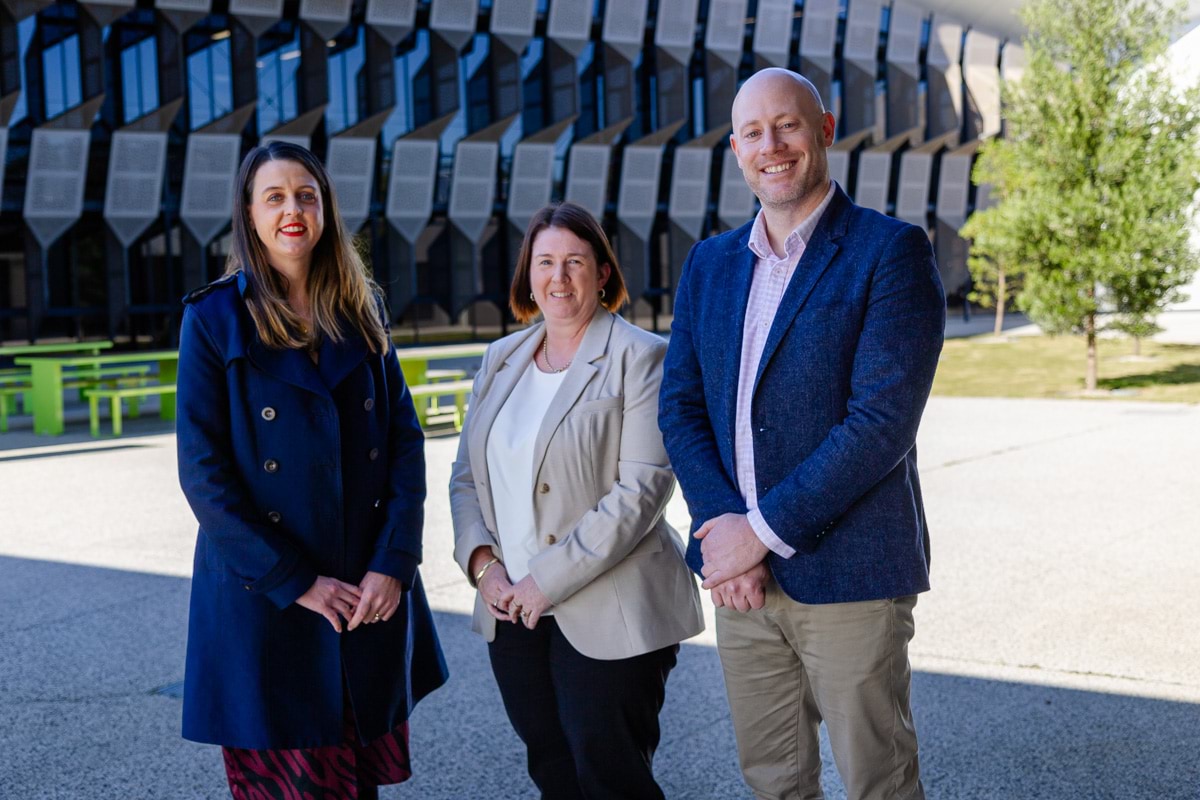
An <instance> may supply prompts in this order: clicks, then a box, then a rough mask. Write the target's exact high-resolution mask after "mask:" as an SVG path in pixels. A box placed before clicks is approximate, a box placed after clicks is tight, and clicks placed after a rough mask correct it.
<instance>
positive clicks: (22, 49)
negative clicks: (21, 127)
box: [8, 16, 37, 128]
mask: <svg viewBox="0 0 1200 800" xmlns="http://www.w3.org/2000/svg"><path fill="white" fill-rule="evenodd" d="M35 30H37V17H36V16H32V17H26V18H25V19H23V20H21V21H20V22H18V23H17V41H18V42H19V53H20V55H19V57H18V58H17V69H18V70H19V71H20V73H21V93H20V95H18V96H17V104H16V105H15V106H13V113H12V117H10V118H9V121H8V126H9V127H10V128H11V127H12V126H13V125H16V124H17V123H18V122H20V121H21V120H23V119H25V114H26V113H27V111H28V107H27V106H26V105H25V95H26V94H27V92H28V87H29V84H28V83H27V82H26V80H25V53H26V52H27V51H28V50H29V42H30V41H32V40H33V34H34V31H35Z"/></svg>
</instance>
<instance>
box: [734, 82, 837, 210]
mask: <svg viewBox="0 0 1200 800" xmlns="http://www.w3.org/2000/svg"><path fill="white" fill-rule="evenodd" d="M833 132H834V120H833V115H832V114H830V113H828V112H823V111H822V109H821V105H820V100H819V97H818V95H817V94H816V90H815V89H814V88H813V87H812V84H811V83H808V81H806V80H804V79H803V78H801V77H800V76H799V75H797V74H795V73H794V72H789V71H788V70H783V69H768V70H763V71H762V72H758V73H756V74H754V75H753V76H751V77H750V79H749V80H747V81H746V82H745V83H744V84H743V85H742V88H741V89H740V90H739V91H738V94H737V97H736V98H735V99H734V101H733V133H732V134H731V135H730V137H729V145H730V147H732V148H733V153H734V155H735V156H736V157H737V162H738V166H739V167H741V169H742V174H743V175H744V176H745V178H746V183H747V184H748V185H749V187H750V190H751V191H752V192H754V194H755V195H756V196H757V197H758V199H759V202H761V203H762V204H763V206H764V207H766V208H770V209H774V210H779V211H784V212H787V213H792V214H794V213H797V212H801V211H806V210H810V209H811V208H815V207H816V206H817V205H819V204H820V202H821V200H822V199H823V198H824V196H825V192H826V190H827V189H828V188H829V162H828V160H827V159H826V156H825V150H826V148H828V147H829V146H830V145H831V144H833Z"/></svg>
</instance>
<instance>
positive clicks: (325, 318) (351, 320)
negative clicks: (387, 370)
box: [225, 142, 388, 353]
mask: <svg viewBox="0 0 1200 800" xmlns="http://www.w3.org/2000/svg"><path fill="white" fill-rule="evenodd" d="M267 161H294V162H296V163H297V164H299V165H300V166H302V167H304V169H306V170H308V172H309V174H310V175H312V176H313V178H314V179H316V181H317V188H318V190H319V191H320V192H321V201H322V204H323V206H324V216H325V229H324V232H323V233H322V235H321V238H320V239H319V240H318V241H317V244H316V247H315V248H314V249H313V254H312V264H311V265H310V266H309V270H308V297H309V304H310V306H311V308H312V327H311V329H310V330H309V331H308V332H307V333H302V331H303V330H304V328H305V326H304V321H303V320H302V319H301V318H300V315H299V314H297V313H296V312H295V311H293V310H292V308H291V306H289V305H288V303H287V296H288V281H287V278H286V277H284V275H283V274H282V273H281V272H279V271H278V270H276V269H274V268H273V267H272V266H271V263H270V260H269V259H268V257H267V250H266V248H265V247H264V246H263V243H262V240H261V239H259V238H258V233H257V232H256V231H255V230H254V224H253V222H251V220H250V203H251V202H252V200H253V198H252V193H253V191H254V176H255V175H257V174H258V170H259V168H260V167H261V166H262V165H263V164H265V163H266V162H267ZM237 186H238V189H237V191H236V193H235V195H234V199H233V245H232V248H231V249H230V251H229V259H228V260H227V261H226V263H225V274H227V275H228V274H230V273H233V272H237V271H238V270H239V269H240V270H244V271H245V273H246V278H247V281H248V283H249V286H250V291H247V292H246V307H247V309H248V310H249V311H250V316H251V318H252V319H253V320H254V326H255V328H257V330H258V338H259V339H260V340H261V341H262V343H263V344H265V345H267V346H268V347H276V348H288V347H293V348H299V347H314V346H316V345H317V344H319V343H320V341H321V340H322V338H324V337H328V338H329V339H330V340H331V341H334V342H340V341H342V340H343V339H344V338H345V337H346V334H347V331H346V330H344V326H347V325H348V326H349V327H350V328H351V329H352V330H354V331H357V332H358V333H359V334H360V335H361V336H362V337H363V339H365V340H366V342H367V347H368V348H370V350H371V352H373V353H383V352H386V351H387V348H388V336H387V331H386V330H385V329H384V322H383V320H382V319H381V317H380V313H381V309H382V304H381V301H380V299H379V298H380V292H379V288H378V287H377V286H376V285H375V282H374V281H372V280H371V278H370V276H369V275H368V274H367V268H366V265H365V264H364V263H363V260H362V257H361V256H360V255H359V254H358V251H357V250H356V249H355V248H354V241H353V239H351V237H350V235H349V234H348V233H347V232H346V228H345V226H344V225H343V224H342V215H341V214H340V213H338V205H337V197H336V196H335V195H334V193H333V184H332V182H331V181H330V180H329V173H328V172H326V171H325V167H324V165H323V164H321V162H320V161H318V160H317V157H316V156H314V155H313V154H312V153H311V152H310V151H309V150H307V149H306V148H303V147H300V146H299V145H296V144H292V143H290V142H271V143H269V144H265V145H259V146H258V147H255V148H254V149H253V150H251V151H250V152H249V153H247V154H246V158H245V159H244V160H243V161H242V166H241V169H240V170H238V176H237Z"/></svg>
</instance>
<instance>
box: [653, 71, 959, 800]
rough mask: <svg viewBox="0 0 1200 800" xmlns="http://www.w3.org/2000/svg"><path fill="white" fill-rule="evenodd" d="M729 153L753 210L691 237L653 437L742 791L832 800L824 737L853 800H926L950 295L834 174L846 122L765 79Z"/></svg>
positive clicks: (748, 94)
mask: <svg viewBox="0 0 1200 800" xmlns="http://www.w3.org/2000/svg"><path fill="white" fill-rule="evenodd" d="M732 117H733V133H732V135H731V136H730V137H729V145H730V147H731V148H732V151H733V156H734V157H735V158H736V159H737V163H738V166H739V167H741V170H742V174H743V175H744V176H745V178H746V183H747V184H748V185H749V186H750V189H751V190H752V191H753V192H754V194H755V195H757V197H758V199H759V202H760V203H761V205H762V210H761V211H760V212H759V213H758V215H757V216H756V217H755V219H754V220H753V221H752V222H751V223H747V224H746V225H744V226H743V227H741V228H739V229H738V230H735V231H730V232H729V233H725V234H722V235H720V236H717V237H714V238H712V239H708V240H706V241H703V242H700V243H699V244H697V245H696V246H695V247H693V248H692V251H691V253H690V254H689V255H688V259H687V262H686V263H685V264H684V268H683V275H682V277H681V279H680V282H679V288H678V290H677V293H676V297H675V319H674V322H673V324H672V326H671V343H670V347H669V349H668V351H667V360H666V367H665V376H664V379H663V385H662V394H661V396H660V405H659V425H660V427H661V428H662V432H663V437H664V441H665V443H666V446H667V452H668V453H669V454H670V457H671V462H672V464H673V466H674V467H675V472H676V475H677V476H678V478H679V485H680V486H681V487H682V489H683V494H684V497H685V498H686V499H687V502H688V509H689V511H690V512H691V516H692V537H691V539H690V541H689V542H688V563H689V565H690V566H691V567H692V569H694V570H695V571H696V572H698V573H699V574H700V575H701V577H702V578H703V579H704V583H703V585H704V588H706V589H709V590H711V592H712V599H713V603H714V604H715V605H716V606H717V643H718V649H719V651H720V655H721V665H722V668H723V670H724V673H725V685H726V689H727V691H728V695H729V705H730V708H731V710H732V715H733V724H734V730H735V732H736V734H737V742H738V757H739V760H740V763H741V767H742V774H743V775H744V776H745V779H746V782H747V783H748V784H749V785H750V787H751V788H752V789H753V790H754V793H755V796H756V797H759V798H771V799H772V800H776V799H782V798H787V799H788V800H791V799H792V798H804V799H805V800H809V799H810V798H820V797H822V793H821V756H820V751H819V747H818V742H819V738H818V728H819V726H820V723H821V722H822V721H824V722H825V725H826V728H827V730H828V732H829V741H830V744H831V745H832V747H833V755H834V761H835V762H836V763H837V768H838V772H839V773H840V774H841V776H842V780H843V782H844V783H845V785H846V790H847V794H848V796H849V797H850V798H851V800H895V798H923V797H924V790H923V789H922V787H921V780H920V775H919V770H918V765H917V737H916V732H915V730H914V728H913V722H912V714H911V711H910V709H909V682H910V671H909V665H908V642H909V640H910V639H911V638H912V635H913V607H914V606H915V604H916V595H917V594H918V593H919V592H923V591H925V590H927V589H928V588H929V536H928V531H927V530H926V526H925V512H924V507H923V505H922V500H921V487H920V483H919V481H918V478H917V451H916V446H915V442H916V436H917V426H918V424H919V423H920V420H921V412H922V411H923V410H924V407H925V401H926V399H927V398H928V396H929V389H930V385H931V384H932V382H933V374H934V369H935V367H936V365H937V360H938V354H939V353H940V352H941V347H942V334H943V329H944V325H945V299H944V296H943V294H942V286H941V283H940V281H939V279H938V272H937V268H936V266H935V264H934V260H933V254H932V251H931V249H930V247H929V241H928V239H927V238H926V236H925V234H924V233H923V232H922V231H921V229H920V228H916V227H914V226H912V225H908V224H906V223H903V222H900V221H898V220H895V219H892V218H890V217H885V216H883V215H882V214H878V213H876V212H874V211H870V210H868V209H864V208H860V207H858V206H856V205H854V203H852V202H851V201H850V199H849V198H847V197H846V194H845V193H844V192H843V191H842V190H841V188H840V187H838V186H837V185H836V184H835V183H834V182H832V181H831V180H830V178H829V166H828V162H827V160H826V150H827V148H828V147H829V146H830V145H831V144H832V143H833V134H834V119H833V115H832V114H829V113H828V112H826V111H825V109H824V106H823V105H822V103H821V98H820V95H819V94H818V93H817V91H816V89H815V88H814V87H813V85H812V84H811V83H810V82H809V81H807V80H806V79H804V78H803V77H801V76H800V75H797V74H795V73H793V72H789V71H788V70H783V69H768V70H763V71H761V72H758V73H756V74H755V75H753V76H752V77H751V78H750V79H749V80H747V81H746V82H745V84H744V85H743V86H742V88H741V89H740V90H739V92H738V94H737V97H736V98H735V100H734V103H733V112H732Z"/></svg>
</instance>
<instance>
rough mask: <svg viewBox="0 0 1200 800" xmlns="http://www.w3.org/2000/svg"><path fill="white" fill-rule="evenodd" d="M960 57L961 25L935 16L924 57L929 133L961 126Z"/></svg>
mask: <svg viewBox="0 0 1200 800" xmlns="http://www.w3.org/2000/svg"><path fill="white" fill-rule="evenodd" d="M961 59H962V26H961V25H959V24H958V23H957V22H950V21H948V20H942V19H939V18H938V17H936V16H935V17H934V18H933V25H932V26H931V27H930V31H929V50H928V54H927V55H926V57H925V64H926V74H927V75H928V83H929V89H928V92H929V94H928V105H929V111H928V116H927V129H928V131H929V135H930V136H938V135H940V134H943V133H946V132H947V131H956V130H960V129H961V128H962V102H963V98H962V67H961V66H959V61H960V60H961Z"/></svg>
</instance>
